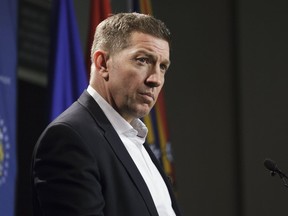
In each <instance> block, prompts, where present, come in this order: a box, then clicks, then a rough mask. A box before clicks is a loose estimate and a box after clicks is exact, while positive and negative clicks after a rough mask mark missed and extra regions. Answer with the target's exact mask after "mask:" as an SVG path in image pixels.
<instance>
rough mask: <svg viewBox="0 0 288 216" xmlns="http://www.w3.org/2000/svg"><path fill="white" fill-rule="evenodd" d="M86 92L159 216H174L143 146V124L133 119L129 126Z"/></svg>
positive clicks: (92, 92)
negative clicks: (109, 126) (132, 165)
mask: <svg viewBox="0 0 288 216" xmlns="http://www.w3.org/2000/svg"><path fill="white" fill-rule="evenodd" d="M87 91H88V93H89V94H90V95H91V96H92V97H93V98H94V99H95V101H96V102H97V103H98V104H99V106H100V107H101V109H102V110H103V112H104V113H105V115H106V116H107V118H108V120H109V121H110V123H111V124H112V126H113V127H114V129H115V130H116V132H117V134H118V135H119V137H120V139H121V140H122V142H123V144H124V146H125V147H126V149H127V151H128V153H129V154H130V156H131V158H132V159H133V161H134V163H135V165H136V166H137V168H138V170H139V172H140V173H141V175H142V177H143V179H144V181H145V183H146V184H147V187H148V189H149V191H150V194H151V196H152V198H153V201H154V203H155V206H156V208H157V211H158V214H159V216H175V212H174V210H173V208H172V205H171V199H170V195H169V192H168V189H167V187H166V184H165V182H164V180H163V178H162V176H161V175H160V173H159V171H158V169H157V168H156V166H155V165H154V163H153V162H152V160H151V158H150V156H149V154H148V153H147V151H146V149H145V147H144V146H143V144H144V142H145V138H146V136H147V133H148V129H147V127H146V126H145V124H144V123H143V122H142V121H141V120H140V119H134V120H133V121H132V122H131V124H129V123H128V122H127V121H126V120H125V119H124V118H123V117H122V116H120V114H119V113H118V112H116V110H114V108H113V107H112V106H111V105H110V104H109V103H108V102H107V101H106V100H105V99H103V98H102V97H101V95H99V94H98V93H97V92H96V91H95V90H94V89H93V88H92V87H91V86H88V88H87Z"/></svg>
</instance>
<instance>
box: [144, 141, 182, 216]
mask: <svg viewBox="0 0 288 216" xmlns="http://www.w3.org/2000/svg"><path fill="white" fill-rule="evenodd" d="M144 147H145V149H146V151H147V152H148V154H149V155H150V157H151V159H152V161H153V163H154V164H155V166H156V167H157V169H158V171H159V173H160V174H161V176H162V178H163V180H164V182H165V183H166V186H167V188H168V191H169V194H170V198H171V202H172V207H173V209H174V211H175V214H176V215H177V216H180V215H181V214H180V210H179V207H178V205H177V202H176V198H175V194H174V190H173V187H172V184H171V182H170V180H169V178H168V176H167V175H166V173H165V172H164V170H163V168H162V167H161V166H160V163H159V161H158V159H157V158H156V157H155V155H154V153H153V152H152V150H151V148H150V147H149V145H148V144H147V143H144Z"/></svg>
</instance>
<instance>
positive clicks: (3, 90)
mask: <svg viewBox="0 0 288 216" xmlns="http://www.w3.org/2000/svg"><path fill="white" fill-rule="evenodd" d="M17 6H18V5H17V0H1V1H0V16H1V18H0V47H1V49H0V214H1V215H3V216H4V215H5V216H13V215H14V208H15V188H16V187H15V180H16V70H17V69H16V68H17V11H18V7H17Z"/></svg>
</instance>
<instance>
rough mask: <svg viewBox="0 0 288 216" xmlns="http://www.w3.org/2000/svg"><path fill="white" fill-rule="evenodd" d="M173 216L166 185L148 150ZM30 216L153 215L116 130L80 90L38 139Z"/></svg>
mask: <svg viewBox="0 0 288 216" xmlns="http://www.w3.org/2000/svg"><path fill="white" fill-rule="evenodd" d="M145 148H146V149H147V151H148V153H149V155H150V157H151V158H152V160H153V162H154V163H155V165H156V167H157V168H158V170H159V172H160V173H161V175H162V177H163V179H164V181H165V183H166V185H167V187H168V190H169V193H170V196H171V200H172V205H173V208H174V211H175V213H176V215H177V216H178V215H180V212H179V209H178V207H177V204H176V200H175V197H174V195H173V190H172V187H171V184H170V182H169V180H168V178H167V176H166V175H165V174H164V172H163V170H162V168H161V167H160V166H159V164H158V161H157V159H156V158H155V156H154V155H153V153H152V151H151V150H150V148H149V146H147V145H146V144H145ZM32 183H33V195H34V200H33V201H34V212H35V215H36V216H40V215H48V216H50V215H51V216H58V215H59V216H60V215H61V216H74V215H75V216H76V215H77V216H80V215H81V216H88V215H89V216H96V215H97V216H98V215H105V216H122V215H123V216H148V215H152V216H156V215H158V213H157V210H156V207H155V205H154V203H153V200H152V197H151V195H150V192H149V190H148V188H147V186H146V184H145V182H144V180H143V178H142V176H141V174H140V172H139V171H138V169H137V167H136V165H135V164H134V162H133V160H132V159H131V157H130V155H129V153H128V152H127V150H126V148H125V146H124V145H123V143H122V142H121V140H120V138H119V136H118V135H117V133H116V131H115V130H114V128H113V127H112V125H111V123H110V122H109V121H108V119H107V118H106V116H105V115H104V113H103V111H102V110H101V108H100V107H99V105H98V104H97V103H96V102H95V100H94V99H93V98H92V97H91V96H90V95H89V94H88V93H87V92H86V91H85V92H84V93H83V94H82V95H81V96H80V98H79V99H78V101H76V102H75V103H74V104H73V105H72V106H70V107H69V108H68V109H67V110H66V111H65V112H64V113H62V114H61V115H60V116H59V117H58V118H57V119H56V120H55V121H53V122H52V123H51V124H50V125H49V126H48V127H47V128H46V129H45V131H44V132H43V133H42V135H41V136H40V138H39V140H38V142H37V144H36V147H35V151H34V154H33V162H32Z"/></svg>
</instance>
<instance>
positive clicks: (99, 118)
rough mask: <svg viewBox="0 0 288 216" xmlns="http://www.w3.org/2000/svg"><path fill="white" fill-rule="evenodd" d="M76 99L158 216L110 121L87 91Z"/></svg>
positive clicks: (154, 215)
mask: <svg viewBox="0 0 288 216" xmlns="http://www.w3.org/2000/svg"><path fill="white" fill-rule="evenodd" d="M78 101H79V103H80V104H82V105H83V106H85V107H86V108H87V109H88V111H89V112H90V113H91V115H92V116H93V118H94V119H95V121H96V123H97V124H98V125H99V126H100V127H101V128H102V130H103V132H104V136H105V138H106V140H107V141H108V143H109V145H110V146H111V148H112V149H113V151H114V153H115V154H116V156H117V158H118V159H119V161H120V162H121V163H122V164H123V166H124V167H125V169H126V171H127V173H128V174H129V176H130V178H131V180H132V181H133V183H134V184H135V186H136V187H137V189H138V191H139V192H140V194H141V196H142V197H143V200H144V202H145V203H146V206H147V208H148V210H149V212H150V214H151V215H153V216H158V213H157V210H156V207H155V204H154V202H153V199H152V197H151V194H150V192H149V189H148V187H147V185H146V183H145V181H144V179H143V178H142V176H141V174H140V172H139V171H138V169H137V167H136V165H135V163H134V162H133V160H132V158H131V157H130V155H129V153H128V151H127V150H126V148H125V146H124V144H123V143H122V141H121V139H120V137H119V136H118V134H117V133H116V131H115V129H114V128H113V127H112V125H111V123H110V122H109V120H108V119H107V117H106V116H105V114H104V112H103V111H102V110H101V108H100V107H99V105H98V104H97V103H96V102H95V100H94V99H93V98H92V97H91V96H90V95H89V94H88V93H87V91H84V93H83V94H82V95H81V96H80V98H79V99H78Z"/></svg>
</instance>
